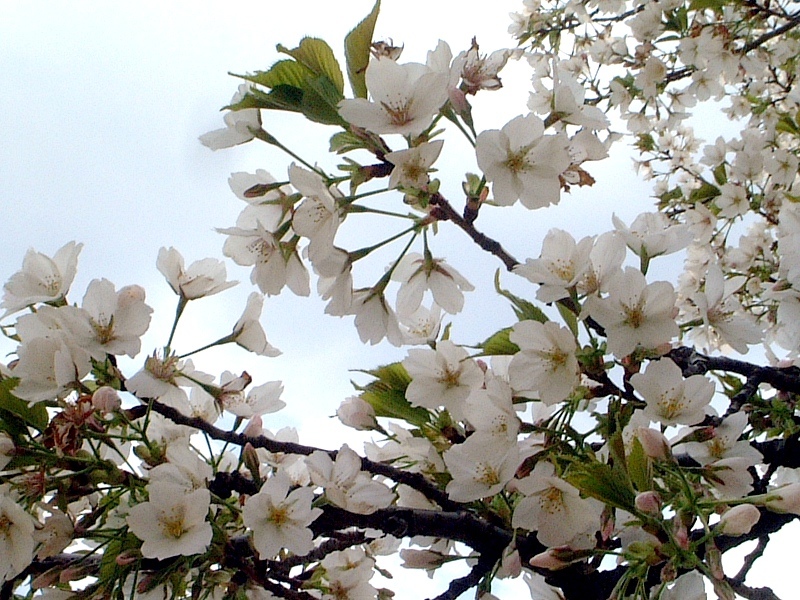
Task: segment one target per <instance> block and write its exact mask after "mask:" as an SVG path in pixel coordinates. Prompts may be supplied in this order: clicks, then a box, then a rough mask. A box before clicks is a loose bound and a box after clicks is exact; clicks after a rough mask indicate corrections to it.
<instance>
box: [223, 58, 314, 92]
mask: <svg viewBox="0 0 800 600" xmlns="http://www.w3.org/2000/svg"><path fill="white" fill-rule="evenodd" d="M233 75H234V76H235V77H239V78H240V79H245V80H247V81H252V82H253V83H257V84H258V85H263V86H264V87H268V88H275V87H278V86H279V85H291V86H293V87H296V88H303V87H305V81H306V79H309V78H311V77H314V72H313V71H312V70H311V69H309V68H308V67H306V66H305V65H303V64H301V63H299V62H297V61H295V60H288V59H286V60H279V61H278V62H276V63H275V64H274V65H272V66H271V67H270V68H269V71H256V72H255V73H253V74H252V75H251V74H249V73H248V74H247V75H236V74H235V73H234V74H233Z"/></svg>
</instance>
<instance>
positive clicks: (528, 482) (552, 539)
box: [511, 462, 602, 547]
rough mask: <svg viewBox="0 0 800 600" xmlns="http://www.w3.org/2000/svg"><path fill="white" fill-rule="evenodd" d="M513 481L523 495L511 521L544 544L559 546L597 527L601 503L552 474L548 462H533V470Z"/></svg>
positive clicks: (551, 466) (551, 467) (553, 472)
mask: <svg viewBox="0 0 800 600" xmlns="http://www.w3.org/2000/svg"><path fill="white" fill-rule="evenodd" d="M516 485H517V488H518V489H519V491H521V492H522V493H523V494H525V497H524V498H523V499H522V500H520V501H519V503H518V504H517V506H516V508H515V509H514V516H513V517H512V521H511V524H512V526H513V527H514V528H522V529H527V530H528V531H535V532H536V537H537V539H538V540H539V541H540V542H541V543H542V544H544V545H545V546H548V547H554V546H562V545H565V544H568V543H569V542H570V541H571V540H572V539H573V538H575V537H576V536H578V535H580V534H583V533H586V532H593V531H596V530H597V529H599V527H600V513H601V511H602V504H601V503H599V502H597V501H596V500H592V499H583V498H581V496H580V493H579V492H578V490H577V488H575V487H573V486H572V485H570V484H569V483H567V482H566V481H564V480H563V479H561V478H560V477H556V475H555V468H554V467H553V465H552V464H550V463H548V462H538V463H536V467H534V469H533V472H532V473H531V474H530V475H529V476H528V477H526V478H525V479H521V480H520V481H518V482H517V483H516Z"/></svg>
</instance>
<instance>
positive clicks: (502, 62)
mask: <svg viewBox="0 0 800 600" xmlns="http://www.w3.org/2000/svg"><path fill="white" fill-rule="evenodd" d="M478 50H479V48H478V43H477V41H476V40H475V38H473V39H472V46H471V47H470V49H469V50H467V51H466V52H462V53H461V54H459V55H458V56H457V57H456V59H455V61H453V64H456V65H460V66H461V88H462V89H463V90H464V93H465V94H477V93H478V91H479V90H498V89H500V88H501V87H503V84H502V83H501V82H500V78H499V77H498V76H497V74H498V73H499V72H500V71H501V70H502V68H503V67H505V66H506V63H507V62H508V59H509V57H510V56H511V53H512V51H511V50H507V49H502V50H495V51H494V52H492V53H491V54H490V55H488V56H487V55H485V54H480V53H479V52H478Z"/></svg>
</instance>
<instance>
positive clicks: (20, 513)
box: [0, 486, 35, 581]
mask: <svg viewBox="0 0 800 600" xmlns="http://www.w3.org/2000/svg"><path fill="white" fill-rule="evenodd" d="M33 532H34V520H33V517H31V516H30V515H29V514H28V513H26V512H25V511H24V510H23V509H22V507H21V506H20V505H19V504H17V503H16V502H14V500H13V499H12V498H11V497H10V496H9V495H8V489H7V486H3V487H2V488H0V556H2V557H3V560H0V581H9V580H10V579H11V578H13V577H14V576H15V575H18V574H19V573H21V572H22V570H23V569H24V568H25V567H27V566H28V565H29V564H31V561H32V560H33V548H34V543H35V542H34V537H33Z"/></svg>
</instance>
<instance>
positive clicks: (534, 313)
mask: <svg viewBox="0 0 800 600" xmlns="http://www.w3.org/2000/svg"><path fill="white" fill-rule="evenodd" d="M494 289H495V291H497V293H498V294H500V295H501V296H503V297H505V298H508V299H509V300H510V301H511V304H513V309H514V313H515V314H516V315H517V319H519V320H520V321H539V323H546V322H547V321H549V320H550V319H548V318H547V315H545V314H544V312H542V309H540V308H539V307H537V306H536V305H534V304H533V303H532V302H528V301H527V300H524V299H522V298H520V297H519V296H515V295H514V294H512V293H511V292H509V291H508V290H504V289H503V288H501V287H500V269H498V270H497V271H495V274H494Z"/></svg>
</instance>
